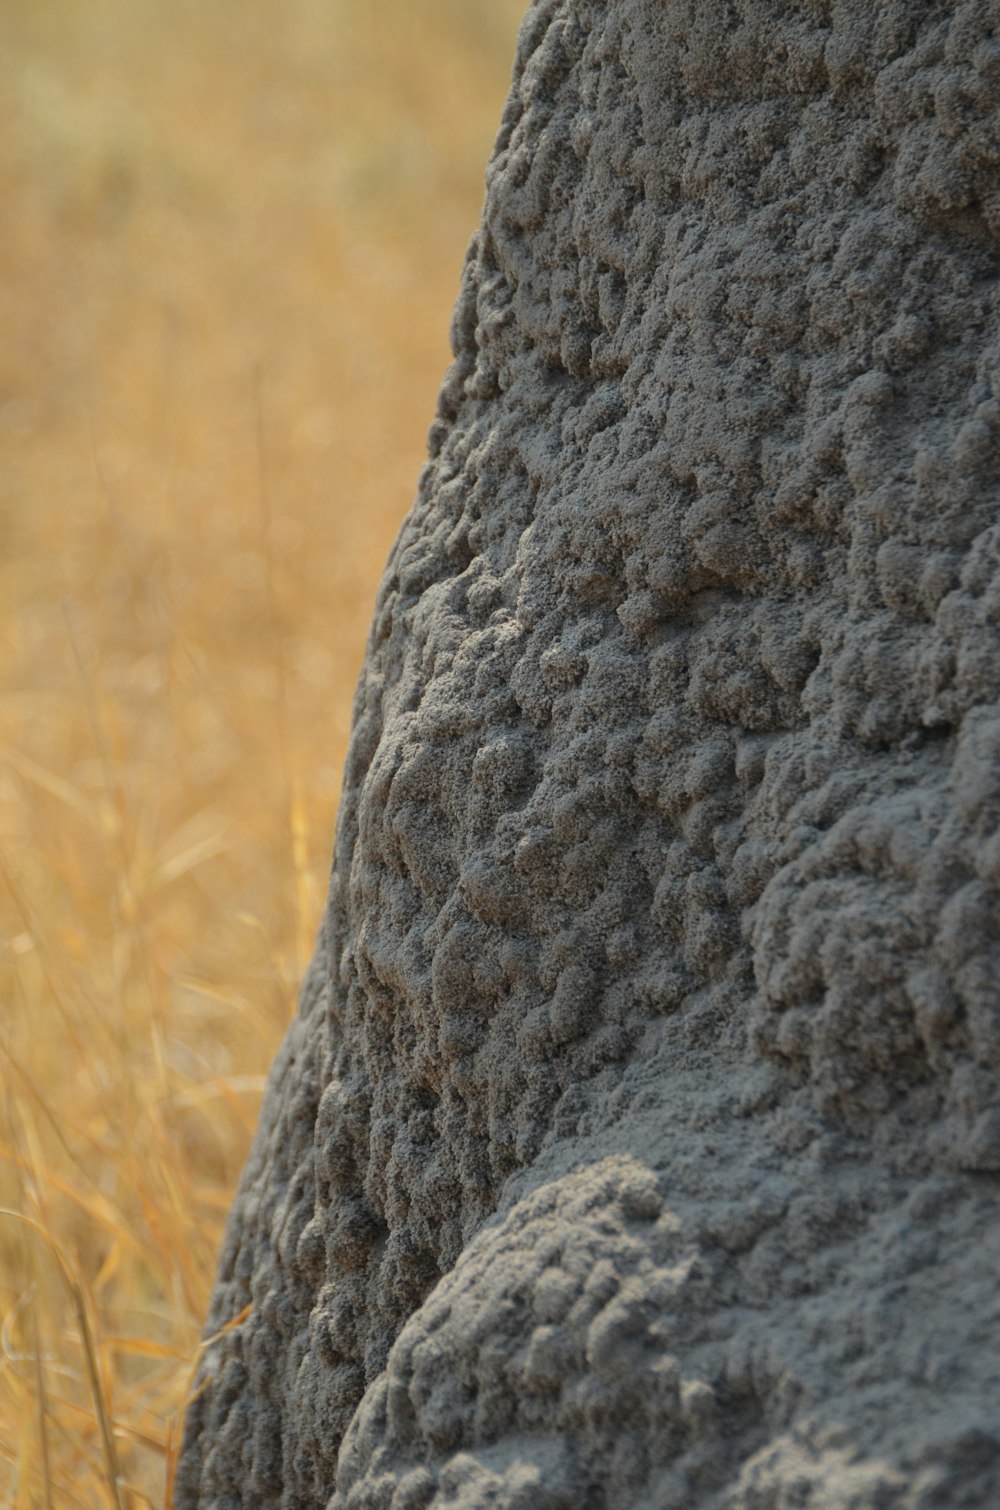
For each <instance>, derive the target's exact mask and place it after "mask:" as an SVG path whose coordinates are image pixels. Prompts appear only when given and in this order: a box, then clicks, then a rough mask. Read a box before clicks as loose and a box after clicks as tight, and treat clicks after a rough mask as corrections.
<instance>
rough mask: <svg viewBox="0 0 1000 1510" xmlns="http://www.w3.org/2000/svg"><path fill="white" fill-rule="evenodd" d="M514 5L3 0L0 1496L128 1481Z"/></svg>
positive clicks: (279, 1024)
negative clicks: (83, 2)
mask: <svg viewBox="0 0 1000 1510" xmlns="http://www.w3.org/2000/svg"><path fill="white" fill-rule="evenodd" d="M522 8H523V0H379V3H378V4H377V5H369V4H364V3H362V0H208V3H206V0H172V3H171V4H169V5H168V4H166V3H164V0H160V3H156V0H87V3H86V4H85V5H84V4H82V3H80V0H0V28H2V36H3V49H2V52H0V605H2V620H0V989H2V995H3V1001H2V1019H0V1076H2V1088H3V1095H2V1102H0V1206H2V1208H3V1215H2V1216H0V1504H3V1505H12V1506H17V1507H21V1506H48V1505H58V1506H63V1505H65V1506H75V1505H84V1506H105V1505H112V1506H125V1505H127V1506H140V1505H157V1506H158V1505H163V1504H165V1503H169V1495H170V1489H169V1484H170V1478H171V1472H172V1467H173V1464H174V1461H175V1455H176V1451H177V1447H178V1435H179V1428H180V1421H181V1417H182V1412H183V1407H184V1401H185V1395H186V1393H187V1391H188V1390H189V1388H190V1383H191V1378H192V1371H193V1368H194V1366H195V1363H196V1357H197V1350H198V1345H199V1337H200V1330H201V1324H202V1319H203V1317H204V1314H205V1310H206V1305H207V1301H208V1296H209V1292H210V1289H211V1285H212V1279H213V1270H214V1264H215V1255H216V1252H217V1249H218V1245H219V1241H220V1237H221V1233H222V1228H223V1223H224V1221H225V1216H226V1211H227V1208H228V1206H229V1203H230V1200H231V1197H232V1193H233V1189H234V1186H235V1182H236V1180H237V1178H238V1175H239V1171H240V1167H241V1164H242V1162H243V1159H244V1156H245V1153H246V1149H247V1145H248V1141H249V1138H250V1136H251V1133H252V1130H253V1126H254V1122H255V1117H256V1113H257V1108H258V1104H259V1100H260V1095H261V1090H262V1086H263V1077H264V1074H265V1071H266V1068H267V1065H268V1063H269V1061H270V1059H271V1056H272V1054H273V1052H274V1050H275V1048H276V1046H277V1043H278V1041H279V1039H280V1037H281V1034H282V1032H283V1029H284V1027H285V1024H286V1023H287V1021H288V1019H289V1016H290V1014H291V1013H292V1012H293V1010H294V1004H295V997H296V990H297V984H298V981H299V979H300V977H301V975H302V972H303V967H304V965H305V962H306V959H307V957H308V955H309V953H310V950H311V944H312V937H313V933H314V930H315V927H316V925H317V922H318V919H319V914H320V910H321V907H322V903H323V898H324V893H325V888H326V873H327V868H328V864H329V854H330V850H331V845H332V836H333V825H334V818H335V810H336V802H337V793H338V787H339V782H340V768H341V760H342V756H343V752H344V747H345V742H346V739H347V734H348V724H349V716H350V702H351V695H352V689H353V683H354V680H355V677H356V674H357V669H358V665H359V662H360V658H361V654H362V649H363V644H364V636H365V632H366V627H367V619H368V615H369V611H370V605H371V602H372V599H373V595H374V591H375V587H376V584H377V581H378V577H379V574H380V572H381V568H382V564H383V561H384V558H385V555H386V552H387V550H388V547H389V544H390V542H391V539H392V536H393V534H394V533H395V531H396V529H397V527H398V525H399V522H400V520H401V518H402V515H403V513H404V512H405V509H406V507H407V505H408V502H409V499H410V497H411V494H412V492H413V488H414V484H415V480H416V477H417V474H418V471H419V468H420V464H421V458H422V452H423V443H424V436H425V433H426V429H427V426H428V424H429V422H430V420H431V418H432V415H433V408H434V399H435V391H436V388H437V385H438V383H439V380H440V377H441V374H442V372H443V369H444V367H445V365H446V362H447V357H448V354H447V328H448V319H449V313H450V306H451V303H452V301H453V299H454V296H455V292H456V289H457V285H458V276H459V271H460V267H461V262H462V257H463V254H464V249H465V245H466V242H467V240H468V236H469V234H470V232H471V230H472V229H473V226H474V224H475V219H476V216H477V213H478V207H479V201H480V196H481V184H482V170H483V166H484V163H485V160H486V156H487V153H488V150H489V145H490V142H491V139H492V135H493V132H494V129H495V125H496V122H497V120H498V118H499V112H500V107H501V103H502V99H503V95H504V92H505V88H506V83H507V78H508V75H509V65H510V57H511V54H512V46H513V37H514V32H515V29H516V22H517V19H518V15H519V13H520V11H521V9H522Z"/></svg>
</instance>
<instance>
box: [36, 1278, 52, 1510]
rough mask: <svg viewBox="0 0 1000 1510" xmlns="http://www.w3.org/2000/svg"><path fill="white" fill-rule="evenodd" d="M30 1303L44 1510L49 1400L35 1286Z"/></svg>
mask: <svg viewBox="0 0 1000 1510" xmlns="http://www.w3.org/2000/svg"><path fill="white" fill-rule="evenodd" d="M31 1300H32V1303H31V1347H32V1352H33V1353H34V1355H35V1389H36V1390H37V1392H38V1444H39V1448H40V1453H39V1456H40V1457H41V1462H42V1495H43V1502H44V1505H45V1510H52V1462H51V1455H50V1452H49V1421H48V1415H49V1401H48V1393H47V1391H46V1388H45V1369H44V1367H43V1365H42V1337H41V1326H40V1323H39V1317H38V1289H37V1285H36V1287H35V1290H34V1293H33V1294H32V1298H31Z"/></svg>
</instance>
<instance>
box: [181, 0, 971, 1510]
mask: <svg viewBox="0 0 1000 1510" xmlns="http://www.w3.org/2000/svg"><path fill="white" fill-rule="evenodd" d="M998 254H1000V9H998V6H997V5H996V4H992V3H986V0H982V3H970V4H945V3H937V0H880V3H879V4H877V5H876V4H872V3H871V0H726V3H721V0H720V3H716V0H603V3H597V0H537V3H536V4H535V5H534V6H533V7H532V8H531V10H530V11H529V13H528V15H527V17H526V20H525V23H524V26H523V29H522V33H521V37H520V41H519V47H518V55H517V61H516V67H515V75H514V83H513V88H512V93H511V96H510V100H509V103H508V105H507V108H506V111H505V114H504V118H503V122H502V126H501V131H500V135H499V139H498V142H497V147H496V150H495V154H494V156H493V159H492V162H491V164H490V167H489V170H488V179H487V196H486V205H485V210H484V214H483V220H482V225H481V228H480V230H479V232H478V235H477V237H476V238H475V240H474V242H473V245H472V248H471V250H470V254H469V258H468V261H467V265H466V268H465V274H464V281H463V286H462V292H461V296H460V299H459V303H458V306H457V310H456V315H455V322H454V350H455V362H454V365H453V367H452V368H451V370H450V372H449V375H448V377H447V379H446V381H445V385H444V389H443V393H442V396H441V400H440V406H439V412H438V418H437V421H436V423H435V425H434V428H433V430H432V432H431V443H430V461H429V463H428V465H427V467H426V470H425V472H424V475H423V478H422V481H421V486H420V491H419V496H418V499H417V502H416V504H415V506H414V509H413V511H412V513H411V515H410V517H409V519H408V520H407V522H406V524H405V525H404V527H403V529H402V532H401V534H400V536H399V539H398V541H397V543H396V545H395V547H394V550H393V553H392V556H391V558H390V561H389V565H388V567H387V570H386V575H385V579H384V581H383V583H382V587H381V590H380V593H379V597H378V602H377V608H376V612H375V619H374V625H373V628H372V632H371V638H370V642H369V647H368V653H367V660H366V664H365V667H364V671H363V674H362V677H361V682H360V686H359V690H358V695H357V704H356V715H355V726H354V734H353V743H352V746H351V751H350V756H349V763H348V769H347V773H346V780H345V787H344V795H343V803H342V808H341V814H340V820H339V831H338V838H337V846H336V853H335V858H334V868H333V880H332V887H331V896H330V903H329V908H328V911H327V915H326V920H325V924H324V928H323V933H322V937H321V940H320V945H319V950H318V953H317V957H316V962H315V965H314V967H313V970H312V972H311V975H310V978H309V980H308V982H307V984H306V988H305V990H304V992H303V997H302V1004H301V1011H300V1015H299V1017H298V1019H297V1021H296V1022H295V1024H294V1026H293V1027H292V1029H291V1032H290V1033H289V1036H288V1039H287V1042H286V1044H285V1046H284V1049H283V1050H282V1053H281V1055H280V1057H279V1059H278V1062H277V1064H276V1065H275V1068H274V1071H273V1074H272V1078H271V1081H270V1087H269V1090H268V1093H267V1097H266V1102H265V1106H264V1111H263V1115H262V1120H261V1124H260V1129H259V1132H258V1135H257V1139H256V1143H255V1146H254V1150H253V1153H252V1156H251V1158H250V1161H249V1164H248V1166H247V1169H246V1173H245V1176H244V1179H243V1184H242V1187H241V1190H240V1193H239V1197H238V1200H237V1202H236V1205H235V1208H234V1211H233V1214H232V1220H231V1223H230V1228H229V1235H228V1239H227V1242H226V1245H225V1250H224V1253H223V1257H222V1261H221V1269H220V1275H219V1282H218V1288H217V1292H216V1296H215V1302H214V1306H213V1310H212V1314H211V1317H210V1318H209V1323H208V1330H209V1332H210V1333H214V1332H215V1331H216V1330H217V1329H219V1328H221V1327H224V1326H225V1325H226V1323H228V1322H229V1321H230V1320H231V1319H232V1318H233V1317H235V1316H237V1315H238V1314H239V1313H240V1312H241V1311H242V1310H243V1308H244V1307H246V1306H247V1305H248V1304H251V1303H252V1307H253V1309H252V1311H251V1312H250V1314H249V1316H248V1317H247V1318H246V1319H245V1320H244V1321H242V1322H241V1323H240V1324H239V1325H237V1326H235V1327H233V1328H231V1329H230V1330H229V1331H227V1332H226V1333H225V1334H224V1335H223V1336H222V1337H221V1338H220V1339H219V1340H218V1341H216V1342H215V1343H213V1344H212V1345H211V1346H210V1347H209V1349H208V1351H207V1355H206V1359H205V1364H204V1368H203V1373H202V1378H201V1385H202V1392H201V1393H200V1395H199V1396H198V1398H197V1400H196V1402H195V1404H194V1405H193V1406H192V1408H191V1410H190V1414H189V1419H188V1427H187V1437H186V1444H185V1449H184V1456H183V1462H182V1465H181V1472H180V1487H179V1490H178V1497H177V1503H178V1505H179V1506H181V1507H193V1506H209V1505H211V1506H219V1507H224V1510H236V1507H244V1506H255V1507H257V1506H261V1507H265V1506H278V1505H280V1506H283V1507H295V1510H306V1507H309V1510H313V1507H323V1506H329V1507H331V1510H334V1507H335V1510H347V1507H352V1510H353V1507H356V1510H361V1507H365V1510H426V1507H431V1506H433V1507H438V1506H456V1507H458V1506H460V1507H466V1510H479V1507H484V1510H485V1507H487V1506H488V1507H495V1510H577V1507H581V1510H689V1507H705V1510H722V1507H730V1510H736V1507H746V1510H751V1507H755V1510H770V1507H774V1510H777V1507H791V1506H815V1507H819V1506H822V1507H827V1510H829V1507H833V1510H846V1507H855V1510H866V1507H873V1510H874V1507H909V1510H917V1507H920V1510H936V1507H945V1506H954V1507H959V1506H963V1507H968V1506H983V1507H985V1506H996V1505H998V1504H1000V1416H998V1412H997V1399H998V1391H1000V1295H998V1290H997V1285H996V1276H997V1274H998V1272H1000V831H998V829H1000V319H998V316H1000V293H998V289H1000V285H998V271H1000V267H998V264H1000V255H998Z"/></svg>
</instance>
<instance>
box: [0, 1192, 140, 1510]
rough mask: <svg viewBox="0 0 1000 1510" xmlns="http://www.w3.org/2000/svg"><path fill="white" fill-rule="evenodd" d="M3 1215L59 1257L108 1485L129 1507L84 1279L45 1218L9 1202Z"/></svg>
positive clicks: (119, 1508) (118, 1509) (123, 1509)
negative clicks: (89, 1313) (35, 1237)
mask: <svg viewBox="0 0 1000 1510" xmlns="http://www.w3.org/2000/svg"><path fill="white" fill-rule="evenodd" d="M0 1216H8V1217H11V1218H12V1219H13V1220H14V1221H16V1222H22V1223H23V1224H24V1225H25V1226H26V1227H29V1228H30V1229H31V1230H32V1231H33V1232H36V1233H37V1234H38V1236H39V1237H40V1238H41V1239H42V1241H43V1242H44V1243H45V1245H46V1247H47V1248H48V1250H49V1252H50V1253H51V1254H52V1256H53V1257H54V1258H55V1260H56V1263H57V1265H58V1267H59V1269H60V1272H61V1273H62V1276H63V1279H64V1280H65V1283H66V1288H67V1290H68V1291H69V1296H70V1299H71V1300H72V1302H73V1310H74V1312H75V1315H76V1321H77V1326H78V1327H79V1329H80V1341H81V1342H82V1344H83V1354H84V1359H85V1361H86V1365H87V1378H88V1382H89V1384H90V1391H91V1395H92V1397H93V1401H94V1410H95V1412H96V1415H97V1424H98V1427H99V1429H100V1433H101V1445H102V1448H103V1451H104V1462H105V1469H106V1473H107V1479H108V1487H109V1489H110V1490H111V1496H112V1503H113V1504H114V1506H115V1510H128V1505H127V1504H126V1502H125V1499H124V1497H123V1491H122V1487H121V1484H122V1475H121V1469H120V1467H119V1464H118V1449H117V1447H116V1445H115V1438H114V1432H113V1431H112V1428H111V1418H110V1413H109V1410H108V1404H107V1401H106V1399H105V1396H104V1390H103V1387H102V1381H101V1370H100V1366H99V1363H98V1359H97V1353H96V1350H95V1348H94V1337H93V1332H92V1329H91V1325H90V1318H89V1316H88V1315H87V1306H86V1297H85V1294H84V1290H83V1287H82V1285H81V1284H80V1281H79V1280H78V1279H77V1277H76V1275H75V1273H74V1271H73V1265H72V1264H71V1263H70V1261H69V1259H68V1258H67V1256H66V1254H65V1252H64V1251H63V1249H62V1246H61V1245H60V1244H59V1243H58V1242H57V1241H56V1239H55V1238H54V1237H53V1236H52V1234H51V1232H48V1231H47V1230H46V1229H45V1227H43V1226H42V1224H41V1222H36V1221H35V1219H34V1218H33V1217H30V1216H27V1215H26V1214H25V1212H23V1211H14V1210H12V1209H11V1208H10V1207H9V1206H0Z"/></svg>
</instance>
